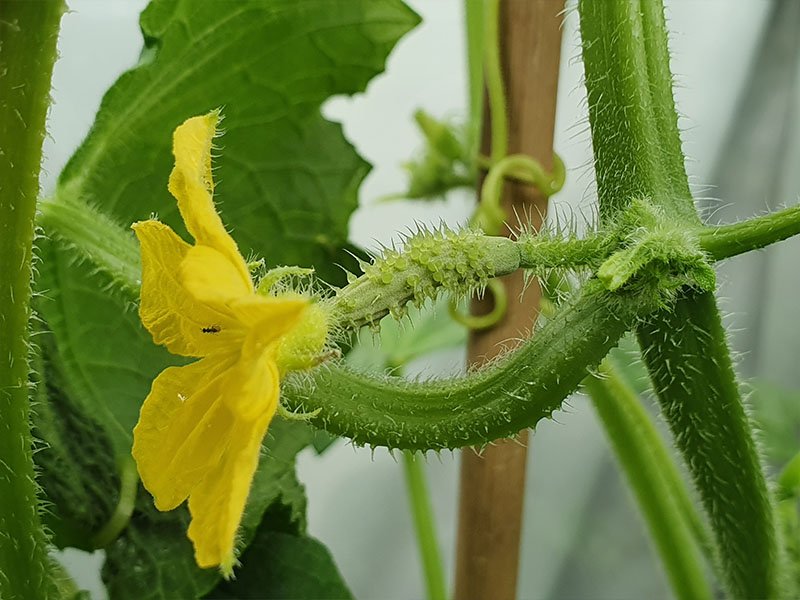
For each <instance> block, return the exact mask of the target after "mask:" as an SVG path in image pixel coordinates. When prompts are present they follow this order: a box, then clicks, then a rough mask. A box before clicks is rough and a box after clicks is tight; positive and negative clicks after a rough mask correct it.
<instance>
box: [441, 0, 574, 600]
mask: <svg viewBox="0 0 800 600" xmlns="http://www.w3.org/2000/svg"><path fill="white" fill-rule="evenodd" d="M563 7H564V3H563V1H560V0H547V1H542V2H514V1H508V0H504V1H503V2H502V3H501V7H500V8H501V10H500V42H499V50H500V57H501V61H502V70H503V75H504V77H503V80H504V81H505V87H506V94H505V99H506V109H507V122H508V131H509V137H508V142H507V147H506V150H507V152H510V153H515V154H517V153H518V154H526V155H528V156H531V157H532V158H534V159H536V160H538V161H539V162H540V163H541V164H542V165H543V166H544V168H545V169H546V170H547V171H548V172H549V171H552V169H553V164H552V160H553V133H554V129H555V107H556V91H557V85H558V70H559V61H560V57H561V29H560V25H561V17H560V12H561V10H562V9H563ZM493 42H495V43H496V42H497V40H489V39H487V40H484V43H486V44H490V43H493ZM489 66H490V65H487V66H486V67H487V68H489ZM486 76H487V82H488V83H491V78H490V77H489V75H488V74H487V75H486ZM490 123H491V119H489V118H486V119H484V132H483V148H482V153H483V154H485V155H492V156H493V151H496V150H497V148H491V147H489V144H490V142H491V140H492V139H493V136H492V131H491V128H490V126H489V124H490ZM546 206H547V205H546V198H545V196H544V195H543V194H542V193H540V192H539V191H537V190H536V189H535V188H533V187H531V186H527V185H524V184H519V183H508V184H507V185H506V186H505V194H504V197H503V207H504V209H505V210H506V214H507V215H508V220H509V222H510V223H511V224H512V225H516V224H517V223H514V221H513V220H514V218H515V215H519V217H521V218H523V219H527V218H532V219H534V220H538V219H540V218H541V216H542V215H544V213H545V211H546ZM538 224H539V223H538V222H537V223H534V225H537V226H538ZM504 233H505V234H506V235H508V234H509V230H508V229H506V230H505V232H504ZM502 282H503V284H504V285H505V286H506V291H507V296H508V297H509V298H515V299H516V298H521V301H520V302H512V303H511V304H510V306H509V311H508V313H507V315H506V318H505V319H504V320H503V321H501V322H500V323H499V324H498V325H497V326H496V327H494V328H492V329H488V330H485V331H481V332H475V333H473V335H472V336H471V338H470V342H469V357H468V360H469V362H470V364H471V365H472V366H477V365H480V364H484V363H486V362H487V361H490V360H492V358H494V357H495V356H497V355H498V354H499V353H500V352H501V351H502V350H503V348H504V346H503V344H504V343H507V342H508V340H509V339H520V338H525V337H527V336H528V334H529V333H530V331H531V329H532V326H533V323H534V320H535V318H536V315H537V314H538V306H539V296H540V292H539V288H538V286H536V285H531V286H529V287H528V289H527V291H526V292H525V294H524V295H523V293H522V292H523V290H524V289H525V282H524V280H523V276H522V273H516V274H513V275H510V276H508V277H504V278H503V279H502ZM473 309H474V311H475V312H476V313H478V314H480V313H486V312H488V311H489V310H490V306H487V302H483V301H477V302H476V303H475V304H474V306H473ZM526 441H527V435H526V433H523V434H521V435H520V437H519V438H518V439H517V440H509V441H506V442H499V443H497V444H496V445H493V446H491V447H489V448H487V449H486V450H485V451H484V452H483V454H482V455H481V456H479V455H477V454H475V453H474V452H464V453H463V454H462V466H461V496H460V506H459V530H458V552H457V558H456V586H455V597H456V599H457V600H469V599H472V598H475V599H479V598H494V599H496V600H512V599H513V598H515V597H516V587H517V570H518V564H519V541H520V533H521V529H522V506H523V498H524V490H525V466H526V465H525V462H526V456H527V448H526V447H525V443H526Z"/></svg>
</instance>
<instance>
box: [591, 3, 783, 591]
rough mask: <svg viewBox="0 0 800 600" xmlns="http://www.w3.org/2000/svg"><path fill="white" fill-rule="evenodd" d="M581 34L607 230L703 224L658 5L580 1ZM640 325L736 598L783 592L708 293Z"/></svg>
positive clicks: (686, 298)
mask: <svg viewBox="0 0 800 600" xmlns="http://www.w3.org/2000/svg"><path fill="white" fill-rule="evenodd" d="M579 10H580V13H581V32H582V38H583V56H584V63H585V68H586V86H587V93H588V98H589V118H590V122H591V126H592V140H593V145H594V152H595V170H596V172H597V183H598V194H599V198H600V214H601V217H602V218H603V219H604V220H611V221H613V220H614V219H616V218H618V215H619V212H620V211H621V210H623V209H624V208H625V207H627V206H628V205H629V204H630V203H631V202H632V201H634V200H636V199H642V198H647V199H649V200H650V202H652V203H653V204H655V205H656V206H658V207H660V208H662V209H663V211H664V214H665V216H666V217H667V218H669V219H672V220H673V221H674V224H675V226H678V227H685V228H687V230H688V229H689V228H693V227H697V226H698V225H699V223H700V221H699V216H698V215H697V211H696V210H695V208H694V205H693V202H692V199H691V196H690V195H689V192H688V190H689V188H688V181H687V178H686V174H685V169H684V164H683V163H684V158H683V154H682V151H681V141H680V136H679V134H678V128H677V114H676V112H675V107H674V101H673V98H672V76H671V74H670V71H669V52H668V49H667V33H666V27H665V23H664V9H663V6H662V3H661V1H660V0H581V2H580V4H579ZM679 294H681V295H682V299H681V300H679V301H678V303H677V305H676V306H675V307H674V308H673V307H669V308H665V309H664V310H663V311H660V312H659V313H657V314H655V315H653V316H652V317H651V318H650V319H649V321H648V322H647V323H646V324H645V325H643V326H641V327H639V328H638V329H639V331H638V334H639V341H640V343H641V345H642V350H643V357H644V360H645V363H646V364H647V366H648V370H649V371H650V374H651V377H652V379H653V382H654V386H655V389H656V392H657V394H658V396H659V401H660V403H661V407H662V411H663V412H664V415H665V417H666V419H667V421H668V423H669V425H670V429H671V430H672V433H673V435H674V436H675V439H676V445H677V446H678V448H679V449H680V451H681V453H682V454H683V457H684V460H685V461H686V464H687V466H688V467H689V470H690V471H691V473H692V477H693V479H694V482H695V485H696V486H697V488H698V491H699V493H700V497H701V499H702V501H703V506H704V508H705V509H706V512H707V513H708V515H709V519H710V523H711V525H712V529H713V531H714V536H715V540H716V542H717V546H718V553H719V557H720V566H721V569H722V571H723V574H724V575H725V577H724V583H725V585H726V587H727V588H728V590H729V592H730V593H731V595H732V596H734V597H737V598H739V597H747V598H751V597H752V598H762V597H774V596H775V595H777V594H778V591H779V590H778V583H777V582H778V579H779V576H778V551H777V541H776V531H775V519H774V516H773V508H772V504H771V502H770V500H769V498H768V495H767V491H766V482H765V478H764V474H763V471H762V469H761V466H760V462H759V457H758V453H757V450H756V446H755V443H754V441H753V433H752V429H751V427H750V424H749V422H748V419H747V417H746V415H745V412H744V408H743V406H742V401H741V397H740V395H739V391H738V387H737V384H736V379H735V376H734V372H733V369H732V367H731V364H730V356H729V352H728V348H727V342H726V339H725V333H724V330H723V328H722V326H721V323H720V318H719V311H718V309H717V307H716V302H715V300H714V296H713V293H711V292H704V293H699V294H697V295H693V294H692V293H690V292H688V291H685V290H684V291H683V292H679Z"/></svg>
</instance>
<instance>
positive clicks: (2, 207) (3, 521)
mask: <svg viewBox="0 0 800 600" xmlns="http://www.w3.org/2000/svg"><path fill="white" fill-rule="evenodd" d="M63 12H64V4H63V2H61V1H60V0H42V1H40V2H2V3H0V344H1V345H2V350H0V597H2V598H4V599H8V600H12V599H17V598H19V599H23V598H46V597H49V596H52V595H53V594H54V593H55V592H54V587H53V585H54V584H53V580H52V577H51V575H50V572H49V565H50V563H49V559H48V556H47V540H46V537H45V534H44V532H43V530H42V525H41V520H40V516H39V508H38V507H39V503H38V500H37V497H36V494H37V486H36V482H35V480H34V468H33V460H32V456H31V446H32V437H31V432H30V421H29V419H30V400H29V394H30V389H29V384H28V381H29V375H30V364H29V352H30V346H29V320H30V316H31V308H30V299H31V274H32V271H31V259H32V255H33V239H34V215H35V213H36V198H37V196H38V195H39V171H40V164H41V160H42V142H43V141H44V134H45V118H46V115H47V107H48V104H49V99H50V78H51V75H52V72H53V64H54V62H55V58H56V40H57V38H58V28H59V23H60V20H61V15H62V14H63Z"/></svg>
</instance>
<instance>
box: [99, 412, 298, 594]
mask: <svg viewBox="0 0 800 600" xmlns="http://www.w3.org/2000/svg"><path fill="white" fill-rule="evenodd" d="M311 435H312V433H311V431H310V429H309V428H308V427H307V426H305V425H301V424H298V423H287V422H285V421H281V420H278V421H276V422H275V423H273V425H272V427H271V428H270V433H269V434H268V437H267V441H266V443H265V445H264V446H265V452H264V455H263V456H262V457H261V461H260V462H259V465H258V470H257V471H256V476H255V479H254V481H253V487H252V488H251V490H250V497H249V499H248V503H247V510H246V511H245V515H244V518H243V520H242V526H241V528H240V530H239V536H240V540H241V543H242V546H246V545H247V544H249V543H250V540H251V539H252V538H253V536H254V535H255V534H256V531H257V530H258V529H259V526H263V527H272V528H274V529H278V530H281V531H288V532H290V533H291V534H292V535H301V534H303V533H304V531H305V504H306V499H305V493H304V491H303V488H302V486H301V485H300V483H298V481H297V479H296V477H295V474H294V458H295V455H296V454H297V453H298V452H299V451H300V450H302V449H303V448H304V447H305V446H306V445H307V444H308V443H309V441H310V439H311ZM268 509H269V510H268ZM265 513H267V514H265ZM262 517H263V521H262ZM188 526H189V513H188V511H187V510H186V508H185V506H182V507H180V508H178V509H176V510H174V511H171V512H168V513H160V512H158V511H157V510H156V509H155V508H154V507H153V501H152V498H150V496H149V494H147V493H146V492H144V491H143V490H141V489H140V494H139V497H138V498H137V504H136V510H135V512H134V514H133V518H132V519H131V522H130V524H129V525H128V527H127V529H125V531H124V532H123V534H122V535H121V536H120V537H119V538H118V539H117V540H116V541H115V542H114V543H113V544H112V545H111V546H109V547H108V548H107V549H106V563H105V565H104V567H103V581H104V582H105V584H106V587H107V589H108V593H109V596H110V597H111V598H114V599H115V600H116V599H120V600H126V599H131V600H166V599H169V598H197V597H200V596H202V595H204V594H206V593H207V592H208V591H209V590H211V589H212V588H213V587H214V586H215V585H216V584H217V582H218V581H219V580H220V575H219V572H218V571H217V570H216V569H200V568H199V567H197V565H196V564H195V562H194V554H193V550H192V545H191V543H190V542H189V539H188V538H187V537H186V529H187V528H188Z"/></svg>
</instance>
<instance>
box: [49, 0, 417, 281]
mask: <svg viewBox="0 0 800 600" xmlns="http://www.w3.org/2000/svg"><path fill="white" fill-rule="evenodd" d="M225 9H226V10H225ZM417 21H418V18H417V17H416V15H414V13H413V12H411V11H410V10H409V9H408V8H407V7H406V6H405V5H404V4H402V2H400V0H322V1H317V0H300V1H298V0H271V1H268V2H265V1H264V0H244V1H241V2H237V3H229V4H219V3H214V2H207V3H200V4H198V3H196V2H190V1H188V0H172V1H168V2H167V1H165V2H155V3H151V4H150V5H149V6H148V8H147V9H146V10H145V11H144V12H143V13H142V18H141V27H142V33H143V35H144V39H145V48H144V50H143V54H142V60H141V62H140V64H139V66H138V67H137V68H135V69H134V70H132V71H129V72H128V73H126V74H124V75H123V76H122V77H121V78H120V79H119V80H118V81H117V83H116V84H115V85H114V86H113V87H112V88H111V89H110V90H109V92H108V93H107V94H106V96H105V98H104V99H103V102H102V105H101V107H100V111H99V113H98V116H97V121H96V123H95V125H94V127H93V129H92V131H91V132H90V134H89V137H88V138H87V139H86V140H85V141H84V143H83V144H82V146H81V147H80V148H79V149H78V151H77V152H76V153H75V155H74V156H73V157H72V159H71V160H70V161H69V163H68V164H67V166H66V167H65V169H64V171H63V173H62V174H61V177H60V180H59V188H58V191H57V195H62V194H66V195H75V196H81V197H83V198H84V199H85V200H86V201H88V202H89V203H91V204H96V205H98V206H101V207H102V208H104V209H106V210H108V211H110V212H111V213H113V215H114V216H115V217H117V218H118V219H120V220H121V221H122V222H124V223H130V222H132V221H135V220H138V219H146V218H148V217H149V216H150V215H151V214H152V213H157V214H158V215H159V218H160V219H162V220H164V221H165V222H167V223H169V224H170V225H172V226H173V227H175V228H176V229H177V230H180V231H183V227H182V223H180V220H179V218H178V217H177V208H176V204H175V202H174V200H173V199H172V198H171V197H170V196H169V194H168V192H167V188H166V182H167V177H168V175H169V172H170V169H171V168H172V156H171V135H172V131H173V130H174V128H175V127H176V126H177V125H178V124H180V123H181V122H182V121H184V120H185V119H186V118H188V117H190V116H193V115H197V114H203V113H206V112H208V111H209V110H211V109H214V108H216V107H223V110H224V115H225V120H224V123H223V127H224V131H225V135H224V136H223V137H222V138H221V140H220V141H219V148H220V154H221V157H222V158H221V159H219V160H217V161H216V167H217V169H218V170H217V171H216V173H215V176H216V178H217V180H218V185H217V188H216V195H217V199H218V200H219V201H220V202H221V208H222V212H223V214H224V220H225V222H226V223H227V224H228V225H229V226H230V227H231V228H232V230H233V235H234V237H235V238H236V240H237V242H239V244H240V247H241V249H242V251H243V253H244V254H245V255H246V254H248V253H250V252H256V253H258V254H259V255H262V256H264V257H266V258H267V260H268V261H269V262H270V264H281V263H282V264H301V265H305V264H317V265H318V266H319V268H320V269H321V275H322V276H323V277H325V278H328V277H331V278H335V276H336V274H337V270H336V268H335V267H334V262H335V261H338V260H340V259H341V258H342V256H341V254H340V252H339V250H340V249H341V247H342V246H343V245H344V244H345V242H346V239H347V223H348V219H349V216H350V213H351V212H352V211H353V210H354V209H355V207H356V200H357V198H356V193H357V189H358V185H359V184H360V182H361V180H362V179H363V177H364V176H365V175H366V173H367V170H368V166H367V164H366V163H365V162H364V161H363V160H362V159H361V158H359V157H358V155H357V154H356V153H355V152H354V151H353V149H352V147H351V146H350V144H349V143H348V142H347V141H346V140H345V139H344V137H343V136H342V132H341V127H340V126H339V125H338V124H333V123H330V122H328V121H325V120H324V119H322V118H321V116H320V114H319V107H320V105H321V104H322V102H323V101H325V100H326V99H327V98H329V97H330V96H332V95H334V94H353V93H356V92H360V91H363V90H364V89H365V87H366V84H367V82H368V81H369V80H370V79H371V78H372V77H374V76H375V75H376V74H378V73H380V72H381V71H382V70H383V68H384V63H385V60H386V57H387V55H388V53H389V51H390V50H391V48H392V47H393V46H394V44H395V43H396V42H397V40H398V39H399V38H400V37H401V36H402V35H403V34H405V33H406V32H407V31H409V30H410V29H411V28H412V27H413V26H414V25H415V24H416V23H417Z"/></svg>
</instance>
